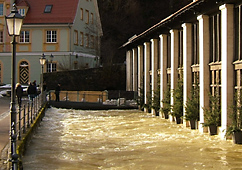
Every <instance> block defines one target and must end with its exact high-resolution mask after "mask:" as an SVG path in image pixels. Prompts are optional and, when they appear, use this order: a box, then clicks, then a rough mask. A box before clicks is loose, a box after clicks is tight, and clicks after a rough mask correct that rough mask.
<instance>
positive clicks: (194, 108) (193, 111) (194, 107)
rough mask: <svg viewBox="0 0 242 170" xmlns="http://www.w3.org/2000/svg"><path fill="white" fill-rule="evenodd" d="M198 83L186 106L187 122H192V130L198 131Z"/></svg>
mask: <svg viewBox="0 0 242 170" xmlns="http://www.w3.org/2000/svg"><path fill="white" fill-rule="evenodd" d="M197 82H198V81H196V82H195V86H194V87H193V88H192V91H191V97H190V98H188V100H187V102H186V105H185V116H184V118H185V120H186V121H190V126H191V129H196V122H197V121H198V120H199V86H198V83H197Z"/></svg>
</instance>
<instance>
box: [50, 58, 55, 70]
mask: <svg viewBox="0 0 242 170" xmlns="http://www.w3.org/2000/svg"><path fill="white" fill-rule="evenodd" d="M53 58H54V56H53V55H52V54H50V72H52V70H53V67H52V61H53Z"/></svg>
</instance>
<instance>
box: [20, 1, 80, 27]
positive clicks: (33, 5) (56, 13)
mask: <svg viewBox="0 0 242 170" xmlns="http://www.w3.org/2000/svg"><path fill="white" fill-rule="evenodd" d="M78 2H79V0H19V1H18V2H16V4H17V6H26V4H28V6H29V10H28V12H27V15H26V17H25V19H24V24H64V23H73V22H74V19H75V16H76V11H77V6H78ZM46 5H53V7H52V11H51V13H44V10H45V6H46Z"/></svg>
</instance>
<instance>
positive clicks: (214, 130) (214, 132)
mask: <svg viewBox="0 0 242 170" xmlns="http://www.w3.org/2000/svg"><path fill="white" fill-rule="evenodd" d="M209 132H210V135H217V126H216V125H209Z"/></svg>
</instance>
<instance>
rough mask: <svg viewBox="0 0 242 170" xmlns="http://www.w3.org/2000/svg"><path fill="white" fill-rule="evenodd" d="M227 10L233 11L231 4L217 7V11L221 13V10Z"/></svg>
mask: <svg viewBox="0 0 242 170" xmlns="http://www.w3.org/2000/svg"><path fill="white" fill-rule="evenodd" d="M228 8H230V9H233V8H234V5H233V4H223V5H221V6H220V7H219V10H220V11H223V10H225V9H228Z"/></svg>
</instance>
